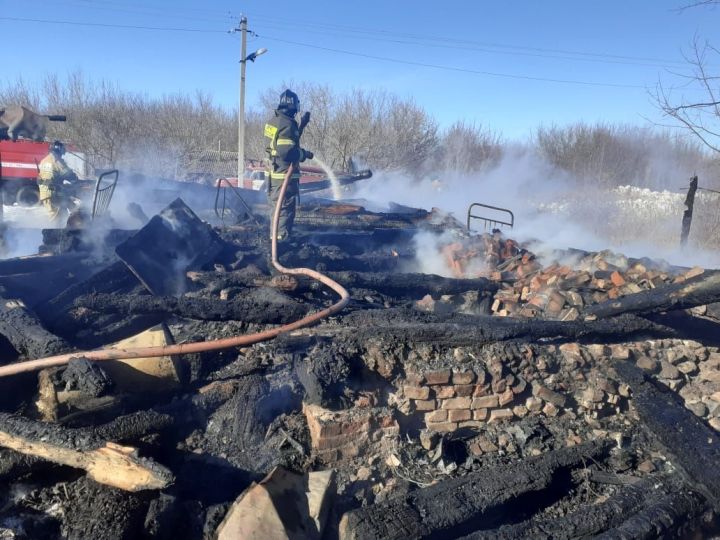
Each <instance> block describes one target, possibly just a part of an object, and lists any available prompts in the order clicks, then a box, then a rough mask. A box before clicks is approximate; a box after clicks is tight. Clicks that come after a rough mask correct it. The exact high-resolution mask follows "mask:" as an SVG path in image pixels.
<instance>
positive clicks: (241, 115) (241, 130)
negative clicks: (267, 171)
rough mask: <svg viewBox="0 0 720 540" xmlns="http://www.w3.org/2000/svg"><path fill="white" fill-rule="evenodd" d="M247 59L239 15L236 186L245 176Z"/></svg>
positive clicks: (242, 19) (244, 19)
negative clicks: (238, 101)
mask: <svg viewBox="0 0 720 540" xmlns="http://www.w3.org/2000/svg"><path fill="white" fill-rule="evenodd" d="M246 61H247V17H245V16H244V15H243V16H242V17H240V103H239V108H238V162H237V177H238V186H240V187H242V181H243V177H244V176H245V63H246Z"/></svg>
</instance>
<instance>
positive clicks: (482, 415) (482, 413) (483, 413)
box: [473, 409, 488, 420]
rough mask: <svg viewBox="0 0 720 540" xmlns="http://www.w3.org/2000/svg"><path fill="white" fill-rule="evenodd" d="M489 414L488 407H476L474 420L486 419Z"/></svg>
mask: <svg viewBox="0 0 720 540" xmlns="http://www.w3.org/2000/svg"><path fill="white" fill-rule="evenodd" d="M487 416H488V410H487V409H476V410H474V411H473V420H485V419H486V418H487Z"/></svg>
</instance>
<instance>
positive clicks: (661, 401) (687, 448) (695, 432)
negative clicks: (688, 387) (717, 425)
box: [615, 362, 720, 509]
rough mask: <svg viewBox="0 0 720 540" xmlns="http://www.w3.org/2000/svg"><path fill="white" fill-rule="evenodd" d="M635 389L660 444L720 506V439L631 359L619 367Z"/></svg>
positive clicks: (634, 394)
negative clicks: (630, 361) (719, 464)
mask: <svg viewBox="0 0 720 540" xmlns="http://www.w3.org/2000/svg"><path fill="white" fill-rule="evenodd" d="M615 369H616V371H617V373H618V375H619V376H620V378H621V379H622V380H623V381H624V382H625V383H626V384H628V385H629V386H630V388H631V389H632V404H633V406H634V408H635V410H636V411H637V414H638V416H639V417H640V420H641V421H642V422H643V424H644V426H645V427H646V428H647V429H648V431H649V432H650V433H652V435H653V436H654V437H655V439H656V441H657V443H658V445H660V446H661V447H662V448H663V449H664V450H665V452H666V453H667V454H668V455H669V456H671V457H672V459H673V464H674V465H675V466H676V467H677V468H678V469H679V470H681V471H682V472H684V473H685V475H686V476H687V477H688V479H689V480H690V482H691V483H692V485H693V486H695V488H696V489H698V491H700V492H702V493H703V495H705V496H706V497H707V499H708V500H709V501H710V502H711V503H712V504H713V505H714V507H715V508H716V509H720V470H718V467H717V464H718V463H720V439H719V438H718V434H717V432H715V431H714V430H713V429H711V428H710V427H708V426H707V425H706V424H705V423H704V422H703V421H702V420H700V419H699V418H698V417H697V416H695V415H694V414H693V413H692V412H690V411H689V410H688V409H687V408H685V406H684V405H683V403H682V401H680V399H679V397H678V395H677V394H675V393H674V392H672V391H671V390H670V389H669V388H667V387H665V386H663V385H661V384H660V383H657V382H654V381H652V380H651V379H650V378H649V377H647V376H646V375H645V374H644V373H643V371H642V370H641V369H640V368H638V367H636V366H634V365H632V364H629V363H627V362H621V363H618V364H617V365H616V367H615Z"/></svg>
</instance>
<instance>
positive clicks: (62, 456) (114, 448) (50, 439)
mask: <svg viewBox="0 0 720 540" xmlns="http://www.w3.org/2000/svg"><path fill="white" fill-rule="evenodd" d="M0 446H4V447H6V448H9V449H11V450H14V451H16V452H19V453H21V454H25V455H28V456H33V457H37V458H41V459H44V460H47V461H51V462H53V463H58V464H61V465H67V466H70V467H74V468H79V469H84V470H85V471H87V473H88V475H89V476H90V477H91V478H92V479H93V480H95V481H96V482H99V483H101V484H106V485H109V486H113V487H116V488H119V489H124V490H127V491H142V490H146V489H163V488H165V487H167V486H168V485H170V483H172V481H173V476H172V474H171V473H170V471H169V470H168V469H166V468H165V467H163V466H162V465H159V464H157V463H155V462H153V461H152V460H150V459H146V458H141V457H138V455H137V452H136V450H135V449H134V448H132V447H125V446H120V445H118V444H116V443H113V442H109V441H107V440H105V439H103V438H102V437H101V436H100V435H98V434H97V433H96V432H95V431H94V430H92V429H67V428H63V427H61V426H58V425H56V424H50V423H43V422H35V421H33V420H29V419H27V418H24V417H21V416H15V415H10V414H6V413H0Z"/></svg>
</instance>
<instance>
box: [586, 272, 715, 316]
mask: <svg viewBox="0 0 720 540" xmlns="http://www.w3.org/2000/svg"><path fill="white" fill-rule="evenodd" d="M719 301H720V272H713V273H710V274H707V273H706V274H703V275H701V276H698V277H697V278H692V279H689V280H688V281H685V282H683V283H675V284H672V285H666V286H664V287H658V288H657V289H651V290H648V291H642V292H639V293H635V294H629V295H627V296H623V297H622V298H618V299H617V300H608V301H606V302H601V303H600V304H596V305H593V306H589V307H588V308H587V309H585V311H584V312H583V315H584V317H585V319H586V320H587V319H591V318H607V317H614V316H615V315H619V314H621V313H637V314H649V313H658V312H660V311H671V310H675V309H687V308H692V307H695V306H703V305H705V304H712V303H713V302H719Z"/></svg>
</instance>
